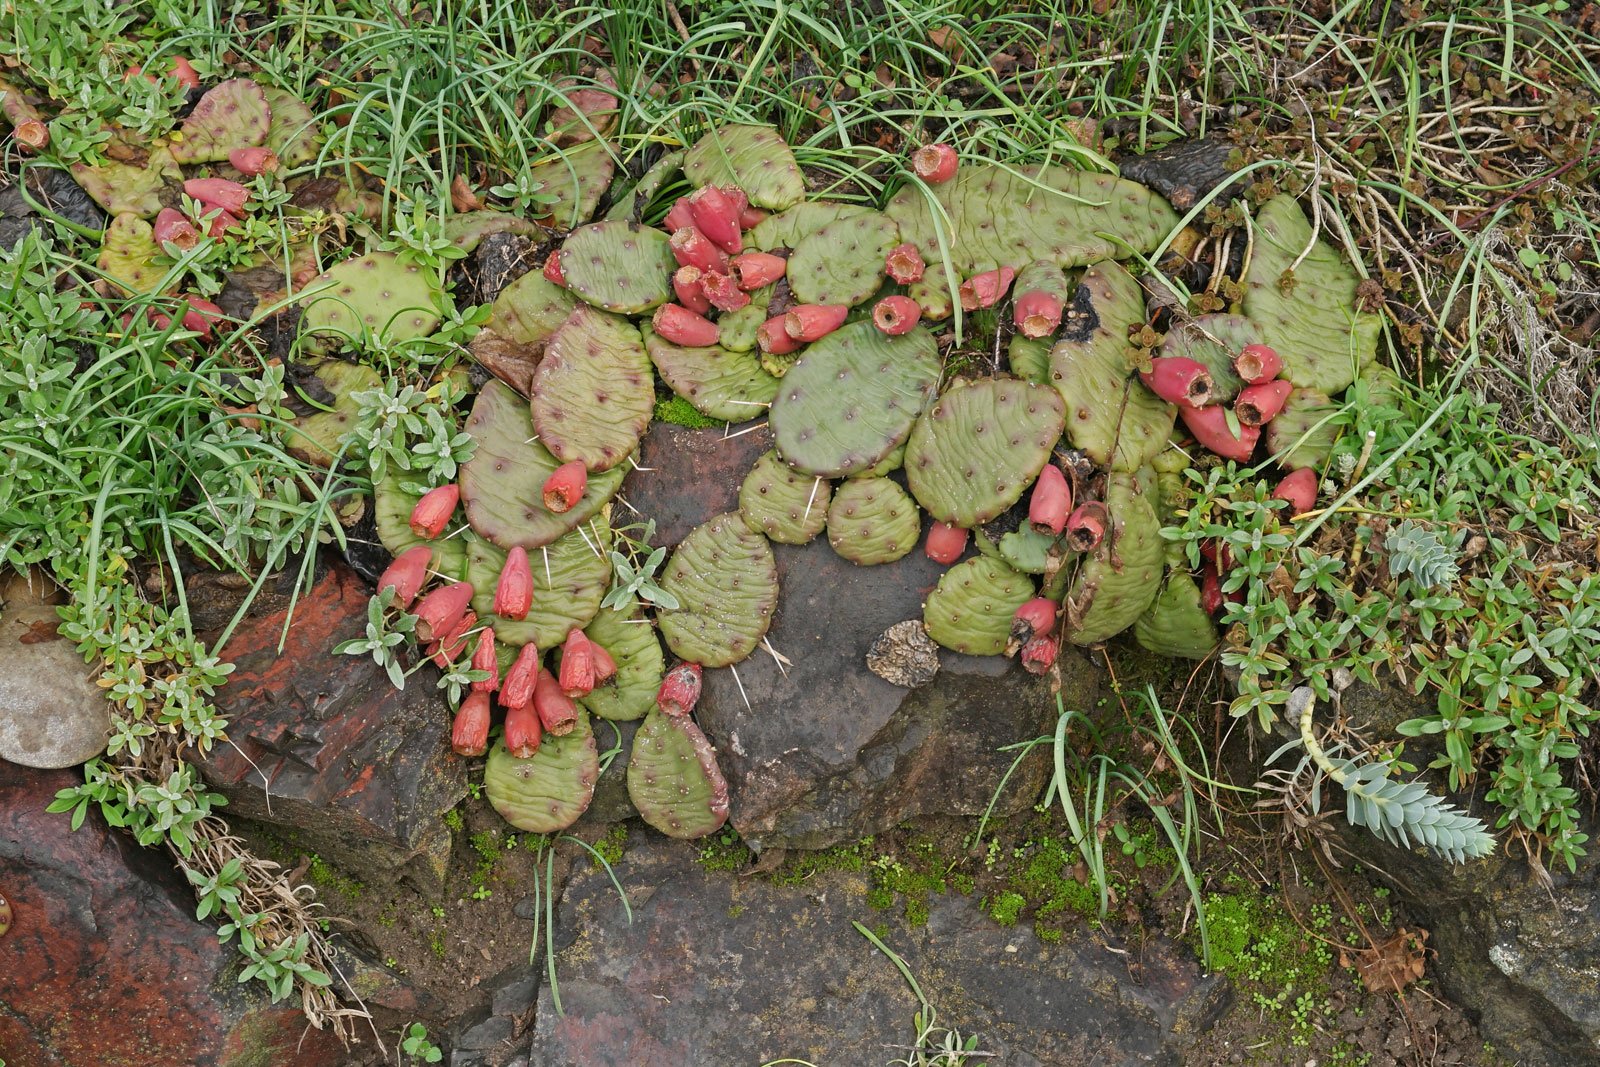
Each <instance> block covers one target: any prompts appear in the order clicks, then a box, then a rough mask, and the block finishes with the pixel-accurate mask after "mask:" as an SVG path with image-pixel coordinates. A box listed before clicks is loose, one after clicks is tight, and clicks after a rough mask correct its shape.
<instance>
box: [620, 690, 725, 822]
mask: <svg viewBox="0 0 1600 1067" xmlns="http://www.w3.org/2000/svg"><path fill="white" fill-rule="evenodd" d="M628 797H629V799H631V800H632V801H633V806H634V807H635V808H637V809H638V810H639V815H640V817H641V818H643V819H644V821H645V822H647V823H649V824H650V825H651V826H653V827H655V828H656V829H657V830H660V831H661V832H662V833H664V834H666V835H667V836H668V837H676V838H682V839H685V840H689V839H693V838H697V837H705V836H707V835H708V834H713V833H716V832H717V831H718V830H720V829H722V824H723V823H725V822H727V821H728V783H727V782H726V781H725V780H724V779H723V777H722V770H721V768H719V767H718V766H717V752H716V749H714V748H712V747H711V742H710V741H707V740H706V735H705V734H703V733H701V732H700V728H699V727H698V726H696V725H695V724H694V722H693V720H691V719H690V718H689V717H688V716H687V715H683V716H672V715H666V714H664V713H662V711H661V710H660V709H659V708H652V709H651V710H650V712H649V714H647V715H645V717H644V722H643V724H641V725H640V727H639V732H638V733H636V734H634V735H633V752H632V753H631V754H630V755H629V757H628Z"/></svg>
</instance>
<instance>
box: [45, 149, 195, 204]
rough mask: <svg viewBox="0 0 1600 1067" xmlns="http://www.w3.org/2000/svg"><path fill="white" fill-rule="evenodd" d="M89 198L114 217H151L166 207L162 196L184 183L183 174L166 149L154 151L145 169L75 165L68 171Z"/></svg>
mask: <svg viewBox="0 0 1600 1067" xmlns="http://www.w3.org/2000/svg"><path fill="white" fill-rule="evenodd" d="M69 169H70V170H71V172H72V179H73V181H75V182H77V183H78V185H79V186H80V187H82V189H83V191H84V192H86V193H88V194H89V197H90V199H92V200H93V201H94V202H95V203H97V204H99V205H100V206H101V207H103V208H105V209H106V212H107V213H108V214H111V215H138V216H139V217H140V218H145V219H148V218H151V217H153V216H154V215H155V214H156V213H157V212H159V211H160V210H161V209H162V208H163V207H165V206H166V205H165V204H163V203H162V200H161V194H162V192H163V191H165V190H166V189H167V188H168V187H169V186H172V187H176V186H177V185H178V183H180V182H182V181H183V172H182V171H180V170H179V169H178V165H177V163H175V162H173V159H172V153H171V152H169V151H168V150H167V149H165V148H155V149H152V150H151V151H150V153H149V155H148V156H147V157H146V159H145V162H144V165H143V166H138V167H136V166H134V165H132V164H131V163H119V162H118V161H116V160H114V159H107V160H105V162H103V163H97V164H95V165H93V166H90V165H89V164H87V163H74V164H72V166H71V167H70V168H69Z"/></svg>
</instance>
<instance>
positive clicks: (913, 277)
mask: <svg viewBox="0 0 1600 1067" xmlns="http://www.w3.org/2000/svg"><path fill="white" fill-rule="evenodd" d="M883 269H884V271H885V273H887V274H888V275H889V277H891V278H893V279H894V280H895V281H897V282H899V283H900V284H901V285H910V284H911V283H912V282H920V281H921V280H922V275H923V272H924V271H926V270H927V269H928V265H927V264H926V263H924V262H922V253H921V252H918V251H917V246H916V245H914V244H912V243H910V242H909V241H908V242H906V243H905V244H901V245H895V246H894V247H893V248H891V249H890V250H889V254H888V256H886V257H885V258H884V261H883Z"/></svg>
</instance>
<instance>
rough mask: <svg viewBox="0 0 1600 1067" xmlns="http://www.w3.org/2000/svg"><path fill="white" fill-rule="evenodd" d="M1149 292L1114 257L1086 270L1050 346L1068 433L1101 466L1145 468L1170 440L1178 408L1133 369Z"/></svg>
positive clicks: (1054, 382) (1052, 371)
mask: <svg viewBox="0 0 1600 1067" xmlns="http://www.w3.org/2000/svg"><path fill="white" fill-rule="evenodd" d="M1143 321H1144V295H1143V293H1141V292H1140V289H1139V283H1138V282H1137V281H1135V280H1134V278H1133V276H1132V275H1131V274H1129V273H1128V272H1127V271H1125V270H1123V269H1122V268H1121V267H1120V266H1118V265H1117V264H1115V263H1096V264H1095V265H1094V266H1092V267H1090V268H1089V269H1088V270H1086V271H1084V272H1083V277H1082V279H1081V280H1080V281H1079V283H1078V290H1077V292H1076V293H1075V294H1074V295H1073V298H1072V303H1071V304H1069V305H1068V306H1067V309H1066V312H1065V314H1064V315H1063V316H1062V319H1061V333H1060V335H1059V338H1058V340H1057V341H1056V345H1055V347H1054V348H1052V349H1051V350H1050V384H1051V385H1053V386H1055V387H1056V391H1057V392H1059V393H1060V394H1061V398H1062V399H1063V400H1065V401H1066V402H1067V423H1066V433H1067V440H1068V441H1070V442H1071V443H1072V447H1074V448H1076V449H1079V450H1081V451H1082V452H1083V453H1084V454H1085V455H1087V456H1088V457H1089V458H1090V459H1091V460H1093V461H1094V462H1095V464H1096V465H1097V466H1101V467H1106V466H1109V467H1110V468H1111V469H1112V470H1119V471H1131V470H1138V469H1139V468H1140V467H1141V466H1143V465H1144V464H1145V463H1147V462H1149V460H1150V457H1152V456H1154V455H1155V454H1156V453H1158V452H1160V451H1161V450H1162V449H1163V448H1165V447H1166V444H1167V438H1168V437H1170V436H1171V434H1172V426H1173V423H1174V421H1175V420H1176V419H1177V409H1176V408H1174V407H1173V406H1172V405H1171V404H1169V403H1167V402H1166V401H1165V400H1162V399H1161V398H1160V397H1158V396H1156V395H1155V394H1154V393H1152V392H1151V391H1150V390H1149V389H1146V388H1145V387H1144V384H1143V383H1142V382H1140V381H1139V380H1138V378H1136V377H1133V376H1132V375H1131V371H1132V370H1133V360H1134V358H1135V356H1134V352H1133V349H1132V348H1130V347H1129V345H1128V330H1129V328H1130V327H1132V326H1134V325H1135V324H1137V323H1141V322H1143Z"/></svg>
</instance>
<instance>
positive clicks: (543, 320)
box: [474, 270, 578, 345]
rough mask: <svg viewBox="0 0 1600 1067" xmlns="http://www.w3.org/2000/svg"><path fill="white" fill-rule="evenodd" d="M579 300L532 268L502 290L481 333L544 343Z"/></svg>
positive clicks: (518, 342) (531, 342) (526, 341)
mask: <svg viewBox="0 0 1600 1067" xmlns="http://www.w3.org/2000/svg"><path fill="white" fill-rule="evenodd" d="M577 304H578V299H577V297H575V296H573V295H572V294H571V293H570V292H568V291H567V290H566V289H564V288H562V287H561V286H559V285H556V284H555V283H554V282H552V281H550V280H549V279H548V278H546V277H545V276H544V275H543V274H542V273H540V272H539V271H536V270H530V271H529V272H528V273H526V274H524V275H523V276H522V277H520V278H518V279H517V280H516V281H514V282H512V283H511V284H510V285H508V286H506V287H505V288H504V289H502V290H500V295H499V296H497V297H495V301H494V304H493V305H492V306H491V308H490V311H489V321H488V322H485V323H484V324H483V330H482V331H479V336H482V334H483V331H493V333H494V334H495V335H496V336H499V337H503V338H505V339H506V340H508V341H512V342H514V343H516V344H519V345H536V344H543V343H544V342H546V341H548V340H549V339H550V338H551V337H552V336H554V335H555V332H556V330H557V329H559V328H560V326H561V324H562V323H563V322H566V321H567V316H568V315H570V314H572V309H573V308H574V307H576V306H577ZM474 341H476V338H474Z"/></svg>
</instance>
